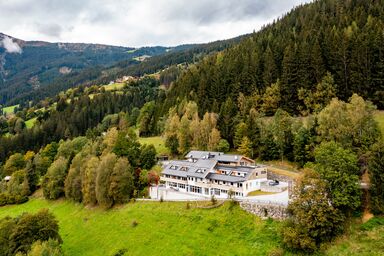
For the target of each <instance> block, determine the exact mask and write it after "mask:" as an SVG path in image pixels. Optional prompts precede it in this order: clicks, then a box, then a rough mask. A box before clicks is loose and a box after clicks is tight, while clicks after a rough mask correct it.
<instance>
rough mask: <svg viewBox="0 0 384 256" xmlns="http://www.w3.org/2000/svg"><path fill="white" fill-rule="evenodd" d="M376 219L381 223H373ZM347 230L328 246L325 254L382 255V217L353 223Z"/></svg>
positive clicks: (383, 220)
mask: <svg viewBox="0 0 384 256" xmlns="http://www.w3.org/2000/svg"><path fill="white" fill-rule="evenodd" d="M378 220H379V221H380V222H381V224H375V222H378ZM347 232H348V233H347V234H346V235H344V236H342V237H340V238H338V239H337V240H336V241H335V242H334V243H333V244H332V245H331V246H330V247H329V249H328V250H327V251H326V255H332V256H342V255H359V256H379V255H380V256H381V255H384V242H383V241H384V217H381V218H373V219H371V220H370V221H368V222H367V223H365V224H362V225H361V224H358V223H354V224H353V225H351V226H350V228H349V230H348V231H347Z"/></svg>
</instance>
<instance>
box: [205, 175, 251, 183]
mask: <svg viewBox="0 0 384 256" xmlns="http://www.w3.org/2000/svg"><path fill="white" fill-rule="evenodd" d="M206 178H207V179H211V180H219V181H226V182H234V183H238V182H243V181H246V180H247V177H240V176H231V175H223V174H217V173H209V174H208V175H207V177H206Z"/></svg>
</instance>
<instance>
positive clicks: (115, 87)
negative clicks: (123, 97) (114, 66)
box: [104, 83, 124, 91]
mask: <svg viewBox="0 0 384 256" xmlns="http://www.w3.org/2000/svg"><path fill="white" fill-rule="evenodd" d="M123 87H124V83H114V84H108V85H104V88H105V90H106V91H113V90H120V89H122V88H123Z"/></svg>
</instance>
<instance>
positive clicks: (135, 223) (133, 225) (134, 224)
mask: <svg viewBox="0 0 384 256" xmlns="http://www.w3.org/2000/svg"><path fill="white" fill-rule="evenodd" d="M137 225H139V223H138V222H137V221H136V220H133V221H132V223H131V226H132V227H133V228H134V227H136V226H137Z"/></svg>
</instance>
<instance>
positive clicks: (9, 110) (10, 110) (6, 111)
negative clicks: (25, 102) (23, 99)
mask: <svg viewBox="0 0 384 256" xmlns="http://www.w3.org/2000/svg"><path fill="white" fill-rule="evenodd" d="M18 106H19V105H13V106H9V107H5V108H3V113H4V114H6V115H8V114H13V111H14V110H15V108H16V107H18Z"/></svg>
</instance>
